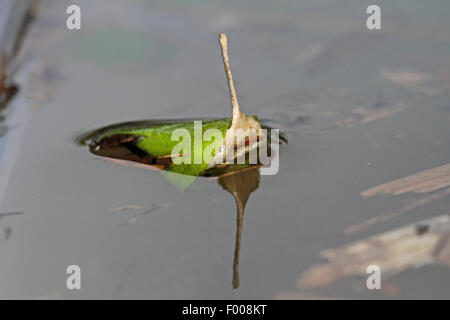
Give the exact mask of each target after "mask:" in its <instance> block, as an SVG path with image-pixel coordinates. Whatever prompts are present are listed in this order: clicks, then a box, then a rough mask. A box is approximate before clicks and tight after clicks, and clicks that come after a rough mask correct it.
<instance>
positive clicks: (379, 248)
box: [297, 215, 450, 288]
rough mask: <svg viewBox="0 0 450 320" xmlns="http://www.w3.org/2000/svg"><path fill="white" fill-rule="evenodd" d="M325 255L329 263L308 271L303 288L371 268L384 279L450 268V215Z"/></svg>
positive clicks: (325, 283)
mask: <svg viewBox="0 0 450 320" xmlns="http://www.w3.org/2000/svg"><path fill="white" fill-rule="evenodd" d="M321 256H322V257H323V258H326V259H328V261H329V262H327V263H324V264H321V265H316V266H313V267H312V268H310V269H309V270H307V271H306V272H305V273H304V274H303V275H302V276H301V277H300V278H299V279H298V282H297V284H298V286H299V287H300V288H312V287H319V286H325V285H329V284H331V283H333V282H334V281H336V280H338V279H342V278H346V277H350V276H365V275H366V274H367V273H366V271H367V267H368V266H370V265H377V266H379V267H380V269H381V270H382V272H383V279H387V278H389V277H392V276H394V275H396V274H398V273H400V272H402V271H405V270H407V269H410V268H419V267H422V266H425V265H430V264H441V265H445V266H448V267H450V216H449V215H440V216H436V217H434V218H431V219H428V220H423V221H419V222H416V223H412V224H408V225H406V226H403V227H400V228H398V229H394V230H391V231H388V232H384V233H380V234H378V235H375V236H372V237H369V238H366V239H363V240H359V241H356V242H354V243H351V244H349V245H346V246H343V247H340V248H337V249H328V250H324V251H322V253H321Z"/></svg>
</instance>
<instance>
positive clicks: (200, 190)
mask: <svg viewBox="0 0 450 320" xmlns="http://www.w3.org/2000/svg"><path fill="white" fill-rule="evenodd" d="M107 2H108V3H106V1H95V2H94V3H93V1H67V2H65V1H44V2H43V4H42V6H41V8H40V11H39V16H38V17H37V20H36V21H35V22H34V24H33V26H32V30H31V32H30V34H29V35H28V37H27V39H26V43H25V47H24V49H23V50H24V51H23V54H24V55H25V56H27V57H28V59H27V62H26V64H25V65H24V67H23V68H22V71H21V79H22V81H21V82H22V89H23V90H22V91H21V94H20V97H18V98H17V99H16V100H14V103H12V104H11V105H10V111H11V115H10V117H9V118H8V121H9V122H10V127H11V129H10V130H9V132H8V135H7V136H6V137H4V138H2V143H4V144H5V145H6V146H7V147H5V148H6V149H5V150H6V151H5V152H4V154H3V160H2V161H3V162H2V172H1V173H0V174H1V181H2V184H1V185H0V186H3V185H4V187H2V189H0V190H4V192H3V195H2V197H3V198H2V202H1V206H0V212H2V213H3V212H16V211H19V212H23V214H20V215H11V216H6V217H3V218H1V220H0V228H1V231H2V234H3V233H5V230H6V229H7V228H9V229H8V230H9V231H8V234H9V235H8V236H7V237H6V236H3V238H2V239H3V240H2V242H0V261H1V263H0V298H35V297H41V298H68V299H71V298H276V297H309V296H311V295H314V296H317V295H324V296H332V297H348V298H389V297H392V296H393V297H400V298H419V297H420V298H449V297H450V277H449V274H450V273H449V270H448V268H447V267H445V266H442V265H434V264H431V265H428V266H425V267H423V268H420V269H407V270H406V271H404V272H401V273H399V274H398V275H396V276H394V277H391V278H388V279H386V280H385V282H383V284H386V286H387V287H389V288H394V289H391V290H390V291H383V290H382V291H381V292H374V291H369V290H367V289H366V286H365V283H366V282H365V281H366V278H365V277H361V276H352V277H348V278H345V279H342V281H338V282H337V283H333V284H330V285H327V286H324V287H323V288H318V289H317V288H314V289H301V288H300V289H299V288H298V287H297V285H296V281H297V279H298V278H299V277H300V276H301V275H302V274H303V273H304V272H305V271H306V270H308V269H309V268H310V267H311V266H313V265H315V264H318V263H320V262H321V261H323V260H321V258H320V257H319V253H320V251H322V250H324V249H326V248H334V247H337V246H340V245H344V244H347V243H349V242H351V241H355V240H359V239H364V238H366V237H368V236H370V235H373V234H376V233H379V232H384V231H387V230H391V229H395V228H397V227H401V226H403V225H405V224H407V223H411V222H415V221H419V220H422V219H426V218H431V217H434V216H436V215H438V214H448V213H449V205H450V198H449V197H444V198H441V199H439V200H436V201H433V202H432V203H429V204H427V205H424V206H419V207H417V208H416V209H412V210H410V211H409V212H408V213H407V214H403V215H400V216H398V217H396V218H395V219H391V220H389V221H387V222H383V223H379V224H375V225H373V226H371V227H370V228H367V229H365V230H363V231H361V232H359V233H356V234H352V235H351V236H348V235H346V234H345V233H344V230H345V229H346V228H347V227H349V226H350V225H354V224H358V223H361V222H363V221H365V220H367V219H369V218H371V217H375V216H377V215H381V214H384V213H386V212H390V211H393V210H397V209H398V208H399V206H401V205H402V204H404V203H405V201H410V200H414V199H416V197H417V195H413V194H405V195H399V196H393V195H386V196H374V197H372V198H363V197H362V196H361V195H360V192H361V191H363V190H366V189H368V188H370V187H373V186H376V185H379V184H382V183H385V182H388V181H391V180H394V179H397V178H402V177H405V176H408V175H411V174H414V173H416V172H419V171H422V170H426V169H430V168H434V167H437V166H439V165H443V164H446V163H448V162H450V149H449V148H448V146H449V143H450V126H449V121H450V108H449V101H450V100H449V94H450V60H449V54H450V33H449V30H450V29H449V28H450V21H449V20H448V12H450V11H449V10H450V4H449V3H448V2H447V1H435V2H433V5H431V4H430V5H428V6H427V5H425V4H424V3H422V2H421V1H396V3H395V4H388V3H383V4H382V5H381V10H382V27H383V29H382V30H380V31H369V30H367V29H366V28H365V19H366V14H365V11H366V8H367V5H368V4H369V2H367V1H362V2H361V1H340V2H339V3H333V4H331V1H315V2H314V3H313V2H310V1H288V0H285V1H277V2H271V1H264V2H261V1H245V2H242V1H231V2H230V1H227V2H225V1H214V2H211V1H201V0H199V1H195V2H190V3H189V4H185V3H184V2H183V1H156V2H148V1H127V2H123V1H113V2H111V1H107ZM72 3H77V4H79V5H80V6H81V8H82V29H81V30H80V31H68V30H67V29H66V28H65V18H66V14H65V9H66V7H67V5H69V4H72ZM221 31H225V32H227V33H228V36H229V39H230V54H231V57H230V58H231V68H232V71H233V76H234V78H235V81H236V83H237V90H238V94H239V98H240V104H241V107H242V109H243V111H244V112H246V113H247V114H257V115H259V116H260V117H261V118H266V119H268V120H270V124H271V125H272V126H278V127H280V128H281V129H282V130H284V131H286V132H287V133H288V135H289V144H287V145H285V146H283V148H282V149H281V159H280V171H279V173H278V174H277V175H274V176H262V177H261V180H260V182H259V187H258V189H257V190H255V191H254V192H253V193H252V194H251V195H250V198H249V200H248V202H247V207H246V211H245V217H244V221H243V230H242V243H241V250H240V265H239V268H240V286H239V288H238V289H233V286H232V277H233V274H232V272H233V252H234V245H235V232H236V208H235V203H234V199H233V197H232V196H231V194H230V193H228V192H226V191H225V190H223V188H222V187H221V186H220V185H219V184H218V183H217V180H214V181H209V180H207V179H198V180H197V181H196V182H195V184H194V185H193V186H192V187H191V188H190V189H189V190H188V191H186V192H182V191H179V190H178V189H176V188H175V187H173V186H172V185H170V184H169V183H168V182H167V181H166V180H165V178H164V177H163V176H162V175H161V174H159V173H158V172H152V171H146V170H142V169H138V168H131V167H125V166H120V165H117V164H113V163H108V162H105V161H102V160H101V159H99V158H96V157H95V156H94V155H92V154H90V153H89V152H88V150H87V148H81V147H79V146H77V145H75V143H74V142H73V139H74V137H75V136H76V135H77V134H78V133H80V132H82V131H83V130H86V129H91V128H95V127H99V126H102V125H106V124H110V123H115V122H123V121H129V120H139V119H154V118H156V119H158V118H171V117H172V118H182V117H189V118H192V117H224V116H229V115H230V107H229V101H228V93H227V87H226V82H225V78H224V74H223V68H222V64H221V60H220V51H219V46H218V41H217V34H218V33H219V32H221ZM25 53H26V54H25ZM27 54H28V55H27ZM12 110H14V112H13V111H12ZM8 159H9V160H8ZM5 168H6V169H5ZM123 206H135V207H131V208H129V210H115V209H117V207H123ZM136 206H139V207H136ZM141 207H143V208H141ZM154 207H157V209H154V210H149V209H150V208H154ZM145 211H149V212H147V213H145ZM400 254H401V253H400ZM72 264H76V265H79V266H80V267H81V272H82V289H81V290H79V291H77V290H74V291H69V290H67V289H66V278H67V276H68V275H67V274H66V268H67V266H68V265H72ZM383 281H384V280H383Z"/></svg>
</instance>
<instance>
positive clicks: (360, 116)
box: [336, 102, 406, 128]
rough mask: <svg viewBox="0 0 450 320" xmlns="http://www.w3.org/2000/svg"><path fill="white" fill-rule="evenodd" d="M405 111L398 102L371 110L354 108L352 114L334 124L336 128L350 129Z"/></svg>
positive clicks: (403, 106)
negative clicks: (357, 124)
mask: <svg viewBox="0 0 450 320" xmlns="http://www.w3.org/2000/svg"><path fill="white" fill-rule="evenodd" d="M405 109H406V105H405V104H404V103H400V102H399V103H396V104H394V105H386V104H382V105H376V106H374V107H373V108H356V109H353V111H352V114H351V115H350V116H349V117H347V118H345V119H343V120H339V121H337V122H336V124H337V126H338V127H347V128H351V127H353V126H354V125H355V124H356V123H368V122H372V121H375V120H379V119H382V118H386V117H388V116H391V115H393V114H396V113H398V112H400V111H403V110H405Z"/></svg>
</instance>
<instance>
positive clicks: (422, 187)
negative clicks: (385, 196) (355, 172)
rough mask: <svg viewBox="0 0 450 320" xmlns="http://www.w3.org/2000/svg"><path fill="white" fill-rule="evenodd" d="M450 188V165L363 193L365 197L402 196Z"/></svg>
mask: <svg viewBox="0 0 450 320" xmlns="http://www.w3.org/2000/svg"><path fill="white" fill-rule="evenodd" d="M448 186H450V163H447V164H445V165H443V166H440V167H436V168H433V169H429V170H425V171H421V172H418V173H416V174H413V175H410V176H407V177H404V178H400V179H397V180H394V181H391V182H387V183H384V184H382V185H379V186H376V187H374V188H370V189H367V190H365V191H363V192H361V195H362V196H363V197H371V196H373V195H375V194H378V193H390V194H393V195H400V194H403V193H407V192H414V193H428V192H431V191H435V190H438V189H442V188H444V187H448Z"/></svg>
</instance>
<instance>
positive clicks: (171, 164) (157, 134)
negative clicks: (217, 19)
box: [78, 34, 285, 189]
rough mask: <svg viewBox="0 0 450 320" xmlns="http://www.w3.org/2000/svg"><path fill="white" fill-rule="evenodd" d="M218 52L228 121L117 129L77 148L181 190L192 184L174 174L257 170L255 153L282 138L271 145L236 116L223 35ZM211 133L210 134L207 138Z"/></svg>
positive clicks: (251, 122) (250, 122) (91, 135)
mask: <svg viewBox="0 0 450 320" xmlns="http://www.w3.org/2000/svg"><path fill="white" fill-rule="evenodd" d="M220 46H221V48H222V59H223V64H224V70H225V74H226V76H227V81H228V87H229V90H230V99H231V106H232V118H226V119H207V120H206V119H203V120H197V121H195V120H192V119H184V120H153V121H152V120H150V121H140V122H128V123H121V124H116V125H111V126H107V127H104V128H100V129H98V130H94V131H91V132H88V133H85V134H83V135H81V136H80V137H79V138H78V142H79V143H81V144H86V145H89V148H90V151H91V152H92V153H94V154H96V155H99V156H102V157H109V158H114V159H124V160H129V161H133V162H137V163H141V164H145V165H149V166H153V167H155V168H157V169H162V170H165V171H167V172H168V173H167V174H166V177H167V179H168V180H170V181H172V182H174V183H175V184H176V185H178V186H179V187H180V188H181V189H184V188H185V187H186V186H187V185H189V184H190V183H192V181H193V179H192V178H191V179H188V178H182V177H179V176H177V175H176V174H183V175H189V176H194V177H196V176H201V175H203V176H212V175H220V174H223V173H226V172H229V171H230V168H232V169H233V170H241V169H245V168H248V167H252V166H258V165H261V164H262V163H261V161H260V159H259V153H260V152H258V151H260V148H263V149H262V150H263V152H264V150H267V149H268V146H267V145H268V144H269V143H272V142H273V143H280V142H281V141H283V140H285V137H284V136H283V135H281V136H280V137H279V138H278V139H279V140H280V141H271V137H272V135H269V130H267V131H264V130H263V129H269V128H268V127H262V126H261V124H260V122H259V121H258V119H257V117H256V116H246V115H244V114H243V113H242V112H241V110H240V107H239V104H238V100H237V96H236V91H235V88H234V83H233V79H232V76H231V71H230V65H229V60H228V46H227V37H226V35H225V34H221V35H220ZM210 129H214V130H215V131H213V132H214V134H212V135H211V136H209V137H208V136H207V134H208V133H211V131H210ZM180 130H181V131H180ZM180 133H183V134H182V135H181V134H180ZM184 133H185V134H186V135H187V137H184V135H185V134H184ZM267 151H268V152H267V153H266V156H270V154H271V150H270V148H269V150H267ZM251 152H252V154H250V153H251ZM205 155H206V156H205ZM252 155H256V159H254V158H251V156H252ZM236 159H239V160H243V161H240V162H239V161H238V164H237V165H235V164H234V163H233V162H230V160H236ZM169 173H170V174H169ZM174 174H175V175H174Z"/></svg>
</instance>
